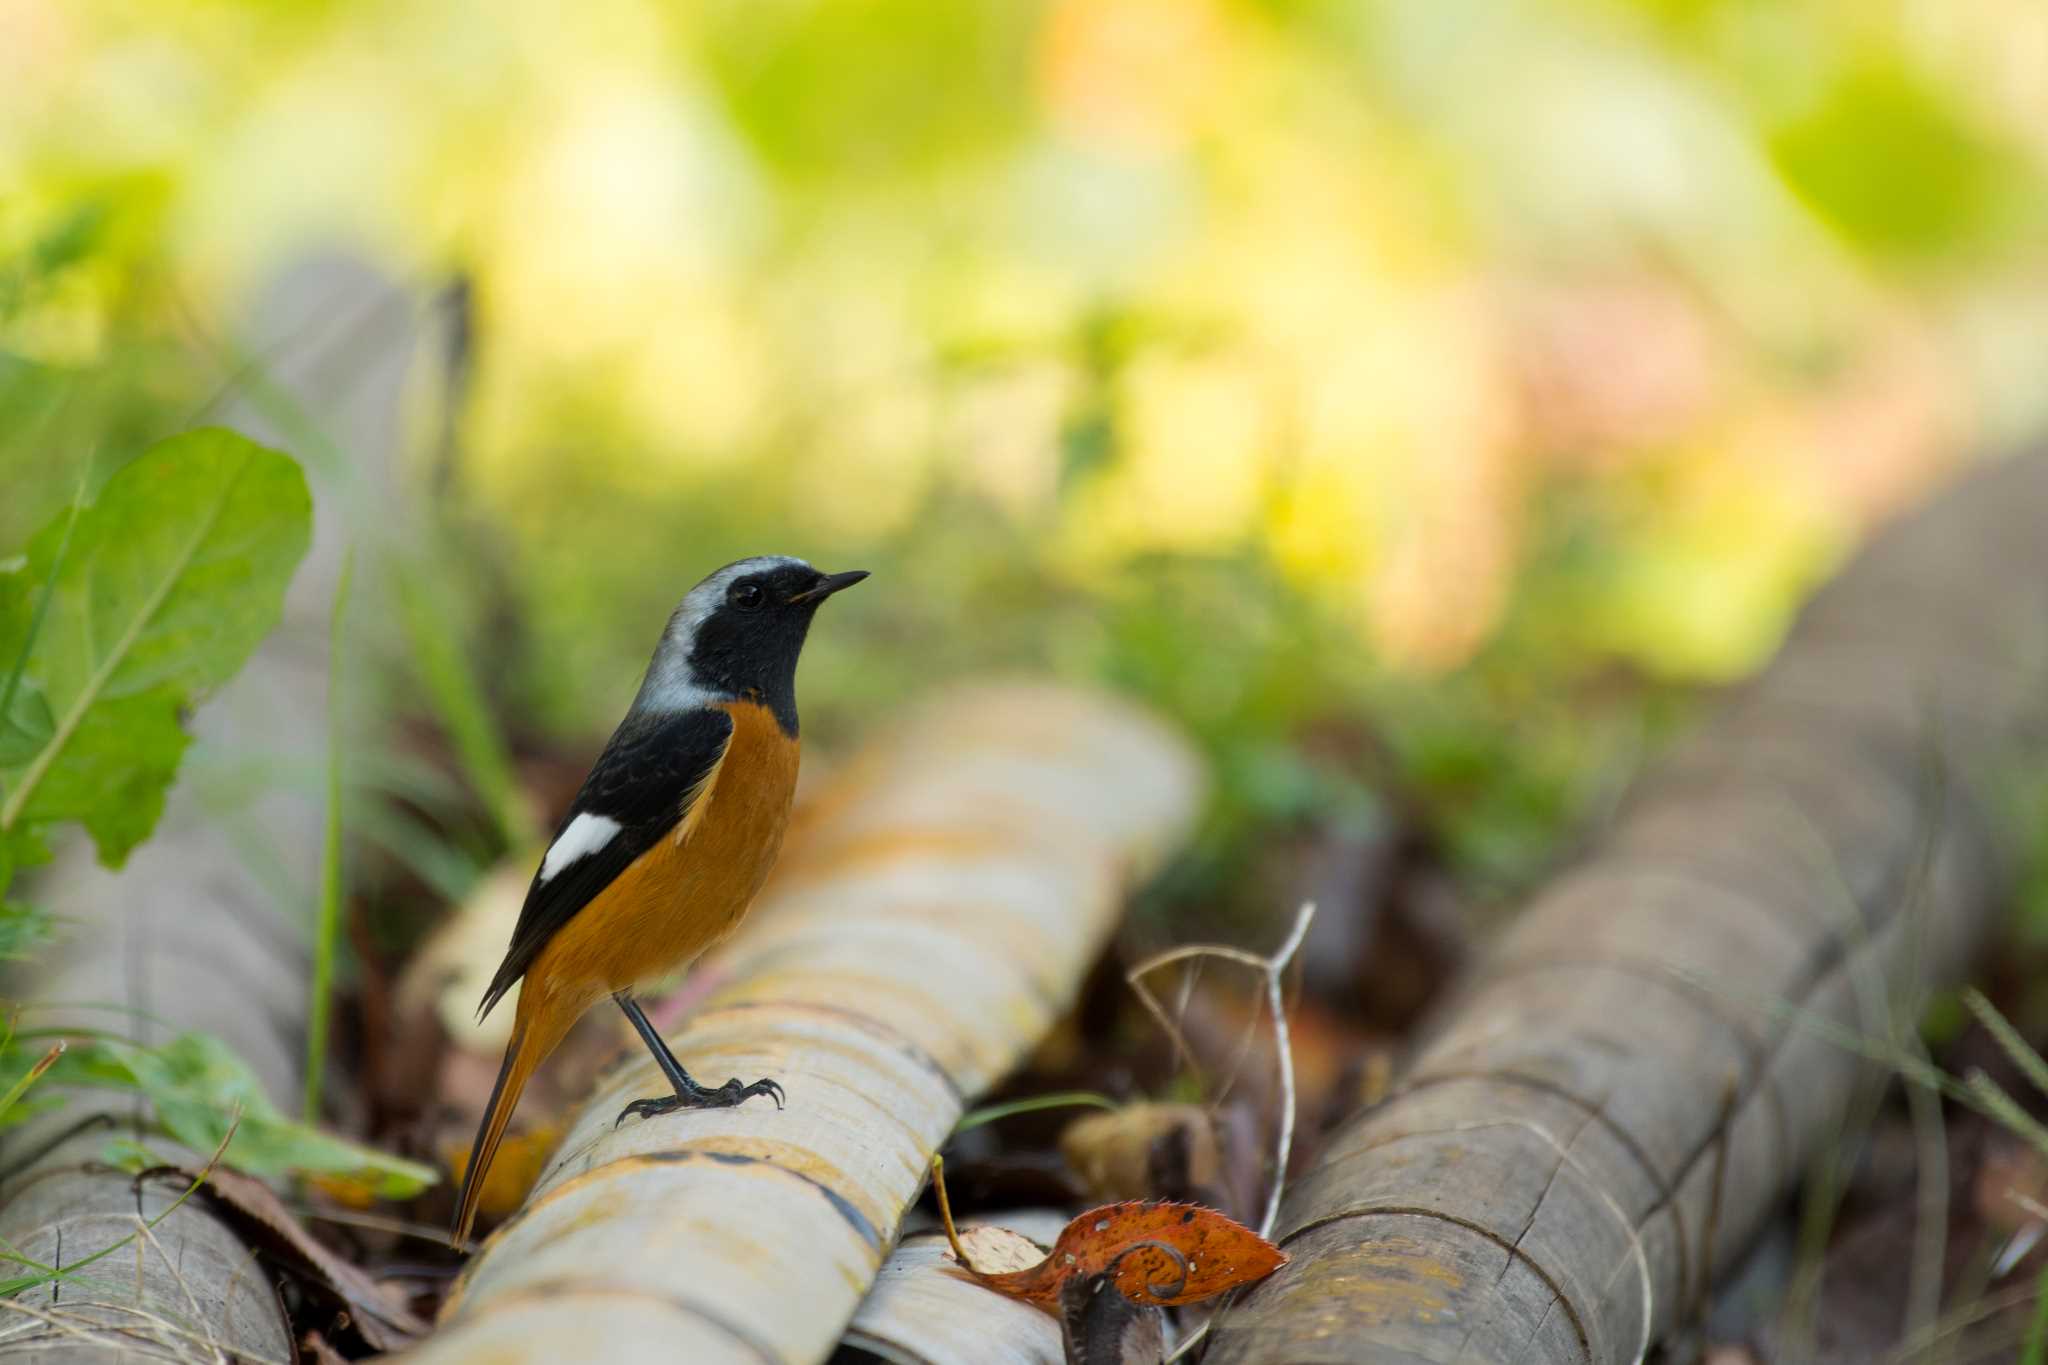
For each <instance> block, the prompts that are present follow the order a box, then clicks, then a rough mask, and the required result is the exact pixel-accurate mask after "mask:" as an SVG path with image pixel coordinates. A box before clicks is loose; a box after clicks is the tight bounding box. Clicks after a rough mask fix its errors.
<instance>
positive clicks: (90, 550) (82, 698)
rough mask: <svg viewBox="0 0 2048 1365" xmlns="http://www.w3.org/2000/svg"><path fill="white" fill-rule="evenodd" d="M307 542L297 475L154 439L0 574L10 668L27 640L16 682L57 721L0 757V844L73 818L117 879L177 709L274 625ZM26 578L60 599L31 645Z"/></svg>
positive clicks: (239, 454) (244, 450)
mask: <svg viewBox="0 0 2048 1365" xmlns="http://www.w3.org/2000/svg"><path fill="white" fill-rule="evenodd" d="M67 535H68V537H69V539H68V545H67ZM311 537H312V501H311V498H310V495H309V494H308V493H307V490H306V482H305V477H304V476H303V475H302V474H301V473H300V472H299V468H298V466H297V465H296V464H294V463H293V462H292V461H291V460H290V459H289V458H288V457H286V456H284V455H281V454H279V453H277V452H276V451H272V450H266V449H264V448H263V447H261V446H258V445H256V444H255V443H253V442H251V441H249V440H246V439H245V438H243V437H241V436H238V435H236V434H235V433H233V432H231V431H225V430H221V429H218V428H211V429H206V430H201V431H192V432H187V433H185V434H184V435H181V436H174V437H172V438H171V439H169V440H167V441H163V442H160V443H158V444H157V445H155V446H153V447H151V448H150V449H149V450H148V451H147V452H146V453H144V454H143V455H142V456H141V457H140V458H138V459H137V460H135V461H134V462H133V463H131V464H129V465H128V466H127V467H125V468H124V469H122V470H121V471H120V472H119V473H118V474H116V475H115V476H114V477H113V478H112V479H110V480H109V481H108V482H107V485H106V487H105V488H104V489H103V490H101V492H100V495H99V497H98V499H97V500H96V501H95V502H94V503H93V504H92V505H91V506H90V507H87V508H85V509H84V510H83V512H81V513H79V514H78V515H77V517H76V522H75V525H74V524H70V518H69V517H66V518H60V519H58V520H55V521H52V522H51V523H50V524H49V525H48V526H46V527H44V529H43V530H42V531H41V532H39V533H38V534H37V535H36V537H35V538H34V539H33V541H31V543H30V546H29V552H28V563H27V568H26V571H25V573H10V574H6V575H4V576H0V659H6V658H10V657H12V656H13V655H14V653H15V652H16V651H18V650H19V649H21V648H22V647H23V646H24V645H26V648H27V656H26V657H27V667H26V670H25V674H26V677H25V679H24V681H26V682H32V683H33V684H34V691H35V695H36V696H37V697H39V698H41V699H42V702H43V705H45V706H46V707H47V709H48V711H49V714H50V719H51V722H52V724H51V729H50V733H49V735H48V737H47V738H46V739H45V740H44V742H43V743H42V744H41V745H40V746H39V747H37V748H36V749H35V750H34V752H33V753H32V755H30V756H29V757H28V758H26V759H21V758H18V757H15V756H13V755H14V748H18V747H19V746H18V745H16V746H12V747H10V748H8V749H6V750H5V751H0V787H4V790H5V793H6V795H5V800H4V803H0V834H4V833H5V832H6V831H8V830H11V829H13V828H15V827H16V826H18V825H20V824H22V823H24V822H47V821H52V820H77V821H80V822H81V823H83V824H84V825H85V826H86V828H87V829H88V830H90V831H91V833H92V836H93V839H94V842H95V843H96V844H97V845H98V846H99V852H100V858H101V860H102V861H103V862H105V863H107V864H108V865H109V866H118V865H119V864H120V863H121V862H122V860H123V859H125V858H126V857H127V855H128V853H129V851H130V850H132V849H133V848H134V847H135V845H136V844H137V843H139V842H140V841H141V840H142V839H143V838H145V837H146V836H147V835H148V833H149V831H150V829H151V827H153V826H154V825H155V823H156V819H157V816H158V815H159V814H160V813H161V812H162V809H163V797H164V792H165V791H166V789H167V788H168V787H169V785H170V782H171V779H172V778H173V777H174V776H175V774H176V772H177V766H178V760H179V758H180V757H181V756H182V755H183V753H184V748H185V744H186V742H187V740H186V736H185V733H184V731H183V729H182V727H181V726H180V725H179V715H180V713H181V712H182V711H183V710H184V709H185V708H186V707H188V706H190V705H191V704H192V703H193V702H194V701H195V700H197V699H198V698H199V697H201V696H203V695H204V694H205V693H206V692H208V691H210V690H211V689H212V688H214V687H217V686H219V685H220V684H221V683H223V682H225V681H227V679H228V678H230V677H232V676H233V675H234V673H235V671H236V670H237V669H239V668H240V667H241V666H242V664H243V662H244V661H245V660H246V659H247V658H248V656H249V654H250V653H251V652H252V651H253V650H254V649H255V647H256V645H257V643H258V642H259V641H260V640H261V639H262V638H263V636H264V635H265V634H267V633H268V632H269V630H270V629H271V627H272V626H274V625H276V623H277V620H278V617H279V615H280V614H281V612H282V610H283V602H284V590H285V586H286V584H288V583H289V582H290V580H291V576H292V571H293V570H294V569H295V568H296V567H297V565H298V562H299V560H300V558H301V557H303V556H304V554H305V552H306V547H307V545H308V543H309V542H310V540H311ZM30 583H33V584H34V585H35V590H36V591H41V590H42V589H43V588H44V587H45V586H47V587H49V588H50V589H51V591H50V605H51V610H50V611H49V612H48V615H47V619H46V620H45V621H44V622H43V623H42V629H41V630H40V631H35V632H34V636H33V639H32V640H29V639H27V634H28V632H30V630H31V629H32V627H31V626H30V625H29V624H28V623H29V621H30V614H29V612H28V609H27V606H26V603H27V602H28V600H29V591H30V590H29V586H28V585H29V584H30ZM27 690H28V689H26V688H24V689H23V691H24V692H26V691H27ZM24 704H27V705H30V706H33V705H34V703H33V702H30V703H12V704H10V707H9V715H10V718H15V717H17V713H18V711H19V709H20V707H21V706H22V705H24ZM31 723H33V721H31Z"/></svg>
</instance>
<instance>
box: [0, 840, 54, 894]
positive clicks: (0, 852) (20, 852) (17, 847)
mask: <svg viewBox="0 0 2048 1365" xmlns="http://www.w3.org/2000/svg"><path fill="white" fill-rule="evenodd" d="M48 861H50V850H49V848H48V847H47V846H46V845H45V844H44V843H43V841H42V839H41V838H39V837H38V836H37V834H36V832H35V831H34V830H33V829H16V830H0V895H4V894H5V893H6V891H7V887H8V884H9V883H10V882H12V881H13V880H14V874H15V873H17V872H19V871H21V869H23V868H24V867H36V866H38V865H40V864H42V863H46V862H48Z"/></svg>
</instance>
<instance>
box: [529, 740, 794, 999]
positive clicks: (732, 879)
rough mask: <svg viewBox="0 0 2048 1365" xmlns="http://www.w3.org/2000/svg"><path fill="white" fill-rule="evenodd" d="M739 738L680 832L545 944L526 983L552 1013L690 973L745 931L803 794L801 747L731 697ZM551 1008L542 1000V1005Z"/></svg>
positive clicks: (621, 876)
mask: <svg viewBox="0 0 2048 1365" xmlns="http://www.w3.org/2000/svg"><path fill="white" fill-rule="evenodd" d="M721 709H723V710H724V711H725V712H726V713H727V714H729V715H730V716H731V717H732V722H733V733H732V741H731V743H730V744H728V745H727V746H726V751H725V757H724V758H723V759H722V760H720V762H719V764H718V767H717V768H716V769H715V770H714V772H713V773H712V776H711V778H710V779H709V781H708V782H707V783H706V784H705V789H704V791H703V793H702V794H701V795H700V796H698V797H697V799H696V801H695V802H694V803H693V804H692V806H691V808H690V810H689V812H688V813H687V815H686V816H685V817H684V819H683V820H682V821H681V822H680V823H678V825H677V826H676V829H675V832H674V833H672V834H670V835H668V836H666V837H664V838H663V839H662V840H661V842H660V843H658V844H656V845H655V846H654V847H653V848H651V849H649V850H647V852H645V853H643V854H641V855H640V856H639V857H638V858H637V859H635V860H634V861H633V862H632V863H631V864H630V865H629V866H628V867H627V868H626V870H625V871H624V872H621V873H620V874H619V876H618V879H617V880H616V881H614V882H613V883H612V884H611V885H610V886H608V887H606V888H605V889H604V890H603V891H602V892H600V893H599V894H598V895H597V896H596V898H595V899H593V900H592V901H591V902H590V903H589V904H588V905H586V906H584V907H583V908H582V909H581V910H579V911H577V912H576V914H575V916H574V917H573V918H571V919H570V920H569V922H568V923H567V924H565V925H563V926H562V927H561V929H560V930H558V931H557V932H556V934H555V936H554V938H552V939H550V940H549V941H548V945H547V946H546V947H545V948H543V949H541V951H540V954H539V956H538V957H536V958H535V959H534V963H533V966H532V967H531V968H529V969H528V971H527V973H526V981H525V984H524V985H523V986H522V987H521V1000H520V1004H521V1010H520V1013H521V1015H522V1016H523V1015H526V1014H527V1013H528V1011H529V1009H530V1008H531V1006H529V1005H528V1002H527V997H528V996H536V995H537V996H542V997H545V998H546V1003H547V1004H548V1005H549V1006H550V1007H551V1008H550V1009H549V1011H548V1012H549V1013H551V1014H552V1013H556V1012H558V1011H561V1012H567V1011H565V1010H564V1007H565V1006H566V1007H568V1009H569V1010H573V1011H574V1012H575V1013H580V1012H581V1009H580V1008H578V1006H579V1003H580V1004H581V1005H588V1004H589V1003H591V1002H593V1001H596V1000H598V999H601V998H602V997H604V996H606V995H609V994H611V993H612V992H614V991H622V990H630V989H632V988H633V987H635V986H637V985H640V984H642V983H644V982H647V981H651V980H653V979H655V978H657V977H662V976H667V975H669V974H670V973H673V972H676V971H680V970H681V969H682V968H684V967H687V966H689V965H690V963H692V962H694V961H695V960H696V959H697V958H698V957H699V956H700V955H702V954H703V953H704V952H705V951H706V950H707V949H709V948H711V947H712V946H713V945H715V944H717V943H718V942H719V941H720V940H722V939H723V938H725V936H726V935H728V934H730V933H731V932H732V931H733V930H734V929H735V928H737V927H738V926H739V922H740V920H741V918H742V917H743V916H744V915H745V914H746V912H747V908H748V906H750V905H751V904H752V903H753V900H754V895H755V893H756V892H758V891H759V890H760V889H761V884H762V883H763V882H764V881H766V880H767V878H768V873H769V870H770V869H771V868H773V867H774V866H775V859H776V855H777V854H779V853H780V852H781V850H782V835H783V831H784V830H785V829H787V828H788V825H789V806H790V800H791V798H792V797H793V796H794V795H795V793H796V769H797V752H798V746H797V741H796V740H794V739H792V738H790V737H789V736H788V735H785V734H783V733H782V730H781V729H780V727H778V726H777V725H776V723H775V717H774V716H773V715H771V714H770V713H769V712H768V710H767V709H766V708H765V707H762V706H758V705H755V704H754V703H751V702H731V703H726V704H724V705H723V706H722V707H721ZM540 1003H541V1001H538V1000H536V1001H535V1002H534V1004H535V1005H538V1004H540Z"/></svg>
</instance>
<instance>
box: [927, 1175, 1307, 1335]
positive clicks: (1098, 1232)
mask: <svg viewBox="0 0 2048 1365" xmlns="http://www.w3.org/2000/svg"><path fill="white" fill-rule="evenodd" d="M1285 1264H1287V1255H1286V1253H1285V1252H1283V1251H1281V1250H1280V1248H1279V1247H1276V1246H1274V1245H1273V1244H1272V1243H1271V1242H1269V1241H1267V1240H1266V1239H1265V1238H1263V1237H1261V1236H1259V1234H1258V1233H1256V1232H1253V1231H1252V1230H1251V1229H1250V1228H1248V1227H1246V1226H1245V1225H1244V1224H1242V1223H1239V1222H1237V1221H1235V1220H1234V1219H1231V1218H1228V1217H1225V1216H1224V1215H1223V1214H1220V1213H1218V1212H1217V1211H1216V1210H1214V1209H1208V1208H1203V1207H1202V1206H1201V1205H1199V1204H1166V1203H1158V1202H1153V1201H1146V1200H1133V1201H1131V1202H1129V1203H1123V1204H1104V1205H1103V1206H1102V1207H1101V1208H1098V1209H1090V1210H1089V1211H1088V1212H1086V1213H1084V1214H1082V1215H1081V1216H1080V1217H1078V1218H1076V1219H1074V1221H1073V1222H1071V1223H1069V1224H1067V1226H1066V1229H1065V1230H1064V1231H1063V1232H1061V1233H1060V1237H1059V1241H1057V1242H1055V1243H1054V1244H1053V1248H1052V1254H1051V1255H1049V1256H1047V1257H1046V1258H1045V1259H1044V1260H1043V1261H1040V1262H1039V1263H1038V1264H1037V1265H1035V1266H1031V1267H1030V1268H1028V1269H1025V1270H1012V1271H1005V1272H1001V1273H994V1274H985V1273H983V1272H981V1271H979V1270H976V1269H975V1268H974V1267H973V1266H972V1265H971V1264H970V1265H968V1266H967V1269H968V1271H969V1272H970V1273H972V1274H973V1275H974V1277H975V1278H976V1279H977V1280H979V1281H980V1282H981V1283H983V1284H985V1285H987V1286H988V1287H989V1288H991V1289H994V1290H997V1291H998V1292H1000V1293H1004V1294H1008V1295H1010V1296H1011V1297H1012V1298H1018V1299H1022V1300H1024V1301H1025V1302H1026V1303H1031V1304H1036V1305H1037V1306H1038V1307H1040V1308H1042V1309H1044V1310H1045V1311H1046V1312H1048V1313H1054V1314H1057V1313H1058V1312H1059V1301H1060V1291H1061V1289H1063V1288H1064V1287H1065V1286H1066V1285H1067V1283H1068V1282H1069V1281H1072V1280H1075V1279H1080V1278H1086V1277H1088V1276H1091V1275H1101V1274H1107V1275H1110V1276H1111V1277H1112V1279H1113V1280H1114V1282H1115V1284H1116V1287H1117V1290H1118V1291H1119V1292H1120V1293H1122V1294H1123V1296H1124V1297H1125V1298H1127V1299H1129V1300H1131V1302H1133V1303H1140V1304H1168V1305H1171V1304H1183V1303H1196V1302H1199V1301H1200V1300H1202V1299H1207V1298H1213V1297H1214V1296H1215V1295H1217V1294H1221V1293H1222V1292H1224V1291H1225V1290H1226V1289H1232V1288H1235V1287H1236V1286H1238V1285H1241V1284H1250V1283H1251V1282H1252V1281H1254V1280H1262V1279H1264V1278H1265V1277H1266V1276H1268V1275H1270V1274H1272V1273H1273V1272H1274V1271H1275V1270H1278V1269H1279V1268H1280V1267H1281V1266H1283V1265H1285Z"/></svg>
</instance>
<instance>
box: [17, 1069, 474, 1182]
mask: <svg viewBox="0 0 2048 1365" xmlns="http://www.w3.org/2000/svg"><path fill="white" fill-rule="evenodd" d="M9 1060H10V1061H12V1060H13V1059H12V1058H10V1059H9ZM8 1079H9V1078H8V1077H7V1076H6V1075H5V1074H4V1068H0V1085H4V1084H5V1083H6V1082H7V1080H8ZM49 1081H50V1083H51V1084H53V1085H58V1084H69V1085H93V1086H110V1087H117V1088H123V1089H134V1090H139V1091H141V1092H142V1094H143V1095H145V1096H146V1097H147V1098H148V1099H149V1102H150V1105H151V1107H152V1108H153V1109H154V1110H155V1113H156V1121H157V1124H158V1125H159V1126H160V1127H161V1128H162V1129H163V1131H164V1132H165V1133H166V1134H167V1135H169V1136H170V1137H171V1138H173V1139H175V1140H177V1141H178V1142H182V1143H183V1144H185V1145H186V1146H187V1147H190V1148H193V1149H194V1150H196V1151H212V1150H213V1149H214V1148H215V1147H216V1146H218V1145H219V1144H220V1141H221V1139H222V1138H224V1137H226V1136H227V1134H228V1130H229V1127H230V1126H231V1125H234V1124H235V1116H236V1114H237V1113H238V1112H239V1113H240V1115H241V1120H240V1124H239V1126H236V1127H235V1129H234V1139H233V1141H231V1142H230V1143H229V1144H228V1148H227V1154H226V1157H225V1160H226V1162H227V1164H228V1165H230V1166H234V1167H237V1168H239V1169H241V1170H244V1171H247V1172H248V1173H249V1174H251V1175H254V1176H260V1177H264V1178H272V1177H277V1176H284V1175H309V1174H310V1175H339V1176H347V1177H349V1178H351V1179H354V1180H357V1181H361V1182H362V1183H364V1184H366V1185H367V1186H369V1187H370V1188H371V1189H372V1190H374V1191H375V1192H376V1193H377V1194H378V1195H380V1196H382V1197H384V1198H387V1199H404V1198H409V1197H410V1196H412V1195H415V1194H417V1193H419V1192H420V1191H421V1190H422V1189H425V1188H426V1187H427V1186H428V1185H431V1184H433V1183H434V1182H435V1180H436V1179H437V1178H438V1177H437V1176H436V1174H435V1172H434V1170H433V1168H432V1167H429V1166H423V1165H421V1164H419V1163H418V1162H413V1161H405V1160H402V1159H400V1158H398V1157H394V1156H389V1155H387V1154H385V1153H383V1152H379V1151H377V1150H376V1149H375V1148H372V1147H365V1146H363V1145H362V1144H360V1143H356V1142H350V1141H348V1140H346V1139H344V1138H339V1137H336V1136H334V1135H333V1134H331V1133H326V1132H322V1131H321V1130H320V1129H318V1128H315V1127H313V1126H311V1125H310V1124H304V1123H299V1122H297V1121H295V1120H293V1119H288V1118H286V1117H285V1116H284V1115H282V1114H280V1113H279V1112H278V1110H277V1107H276V1106H275V1105H273V1104H272V1103H271V1102H270V1097H269V1096H268V1095H266V1094H265V1093H264V1091H263V1086H262V1083H261V1082H259V1081H258V1080H257V1079H256V1076H255V1073H254V1072H252V1071H250V1070H249V1067H248V1065H247V1064H246V1063H245V1062H243V1061H242V1060H241V1058H239V1057H237V1056H235V1054H234V1053H232V1052H230V1051H229V1050H228V1047H227V1045H226V1044H225V1043H222V1042H221V1041H220V1040H219V1039H216V1038H211V1037H208V1036H207V1035H205V1034H200V1033H188V1034H184V1035H182V1036H181V1037H178V1038H176V1039H173V1040H172V1041H171V1042H169V1043H166V1044H164V1045H163V1046H162V1047H157V1048H143V1047H136V1046H134V1045H132V1044H128V1043H121V1042H113V1041H100V1042H89V1043H83V1044H79V1045H77V1046H74V1047H73V1048H72V1049H71V1050H70V1051H69V1052H68V1053H66V1054H65V1055H64V1057H63V1058H62V1059H60V1060H59V1061H58V1063H57V1065H56V1066H55V1067H53V1068H52V1070H51V1074H50V1077H49Z"/></svg>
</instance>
